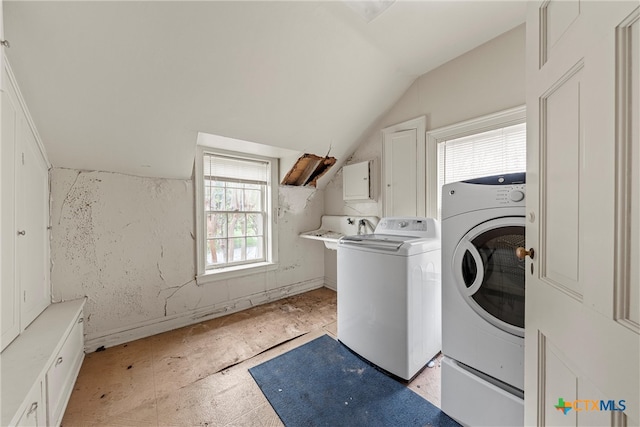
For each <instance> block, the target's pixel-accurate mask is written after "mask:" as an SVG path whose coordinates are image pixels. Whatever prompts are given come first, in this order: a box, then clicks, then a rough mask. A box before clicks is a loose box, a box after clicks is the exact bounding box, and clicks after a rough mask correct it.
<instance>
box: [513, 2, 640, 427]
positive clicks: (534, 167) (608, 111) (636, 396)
mask: <svg viewBox="0 0 640 427" xmlns="http://www.w3.org/2000/svg"><path fill="white" fill-rule="evenodd" d="M639 22H640V7H639V6H638V2H637V1H622V2H612V1H545V2H535V3H530V4H529V10H528V15H527V116H528V117H527V131H528V138H527V141H528V142H527V144H528V146H527V152H528V164H527V193H528V197H527V199H528V204H527V221H528V222H527V234H526V241H527V247H528V248H531V249H533V253H532V254H531V255H529V258H527V270H526V271H527V273H526V278H527V279H526V280H527V281H526V319H525V326H526V331H525V340H526V341H525V353H526V354H525V371H526V372H525V425H538V426H543V425H567V426H568V425H572V426H575V425H589V426H603V425H620V426H623V425H629V426H631V425H638V424H639V423H640V412H639V405H640V320H639V317H640V316H639V309H638V298H639V295H640V294H639V286H640V284H639V278H638V265H640V255H639V251H638V248H639V241H640V230H639V228H638V222H639V221H638V219H639V218H640V209H639V208H638V198H639V195H640V178H639V175H638V167H639V163H640V162H639V159H640V143H639V137H638V119H639V117H640V111H639V110H638V98H639V93H640V88H639V87H638V78H639V76H640V69H639V68H638V57H639V56H640V37H639V35H638V34H639V33H638V26H639Z"/></svg>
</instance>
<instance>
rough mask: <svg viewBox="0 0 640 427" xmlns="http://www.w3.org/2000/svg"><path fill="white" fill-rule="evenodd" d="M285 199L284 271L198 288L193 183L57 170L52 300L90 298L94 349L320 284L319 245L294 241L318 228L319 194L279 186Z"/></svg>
mask: <svg viewBox="0 0 640 427" xmlns="http://www.w3.org/2000/svg"><path fill="white" fill-rule="evenodd" d="M279 200H280V209H279V215H278V222H279V246H280V259H279V268H278V269H277V270H275V271H271V272H266V273H260V274H254V275H250V276H245V277H239V278H234V279H230V280H224V281H219V282H215V283H211V284H206V285H204V286H197V285H196V283H195V281H194V275H195V240H194V233H195V229H194V191H193V183H192V181H190V180H186V181H184V180H172V179H153V178H141V177H135V176H130V175H122V174H117V173H108V172H87V171H78V170H71V169H59V168H55V169H53V170H52V172H51V224H52V227H53V228H52V241H51V255H52V262H53V267H52V272H51V282H52V287H53V298H54V301H60V300H67V299H72V298H77V297H81V296H87V297H88V301H87V305H86V308H85V319H86V323H85V333H86V347H87V349H88V350H89V351H93V350H95V349H96V348H97V347H99V346H101V345H105V346H111V345H115V344H118V343H121V342H126V341H130V340H132V339H136V338H140V337H143V336H148V335H152V334H154V333H158V332H162V331H166V330H170V329H174V328H176V327H180V326H184V325H187V324H190V323H194V322H196V321H199V320H204V319H207V318H211V317H215V316H219V315H223V314H227V313H230V312H233V311H237V310H241V309H244V308H247V307H249V306H251V305H254V304H259V303H261V302H265V301H268V300H271V299H277V298H281V297H284V296H286V295H288V294H293V293H297V292H302V291H305V290H308V289H313V288H316V287H320V286H322V285H323V275H324V260H323V257H324V254H323V250H322V246H321V245H317V244H316V243H317V242H311V241H308V240H304V239H300V238H299V237H298V234H299V233H300V232H301V231H306V230H310V229H313V228H314V227H316V226H317V225H318V224H319V223H320V215H321V214H322V211H323V195H322V192H320V191H316V190H314V189H308V188H295V187H281V188H280V191H279Z"/></svg>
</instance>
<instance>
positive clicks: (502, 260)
mask: <svg viewBox="0 0 640 427" xmlns="http://www.w3.org/2000/svg"><path fill="white" fill-rule="evenodd" d="M524 236H525V228H524V217H509V218H499V219H494V220H491V221H488V222H485V223H483V224H480V225H479V226H477V227H475V228H473V229H472V230H471V231H469V232H468V233H467V234H466V235H465V236H464V237H463V238H462V240H461V241H460V242H459V243H458V247H457V248H456V251H455V253H454V262H453V268H454V273H455V277H456V282H457V285H458V290H459V291H460V292H461V293H462V295H463V297H465V299H466V301H467V303H468V304H469V305H470V306H471V308H473V310H474V311H475V312H476V313H478V314H479V315H480V316H481V317H482V318H483V319H485V320H487V321H488V322H490V323H491V324H493V325H494V326H496V327H498V328H500V329H502V330H504V331H506V332H508V333H511V334H514V335H518V336H521V337H522V336H524V293H525V290H524V282H525V263H524V261H521V260H519V259H518V258H517V257H516V248H517V247H518V246H522V247H525V241H524Z"/></svg>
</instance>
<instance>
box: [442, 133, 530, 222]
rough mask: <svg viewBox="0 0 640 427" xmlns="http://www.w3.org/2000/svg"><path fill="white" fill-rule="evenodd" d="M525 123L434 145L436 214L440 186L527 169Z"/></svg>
mask: <svg viewBox="0 0 640 427" xmlns="http://www.w3.org/2000/svg"><path fill="white" fill-rule="evenodd" d="M526 150H527V128H526V123H520V124H517V125H512V126H507V127H503V128H500V129H494V130H490V131H486V132H481V133H477V134H473V135H468V136H464V137H461V138H454V139H449V140H445V141H442V142H440V143H439V144H438V212H440V206H441V202H442V186H443V185H444V184H448V183H450V182H457V181H464V180H468V179H473V178H480V177H483V176H490V175H499V174H505V173H512V172H522V171H525V170H526V167H527V151H526Z"/></svg>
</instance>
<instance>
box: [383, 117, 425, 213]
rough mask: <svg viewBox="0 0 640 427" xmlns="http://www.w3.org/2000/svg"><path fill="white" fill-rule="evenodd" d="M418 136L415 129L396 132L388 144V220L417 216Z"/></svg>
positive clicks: (386, 158)
mask: <svg viewBox="0 0 640 427" xmlns="http://www.w3.org/2000/svg"><path fill="white" fill-rule="evenodd" d="M417 158H418V153H417V135H416V130H415V129H409V130H405V131H401V132H396V133H394V134H392V135H390V138H389V139H388V140H387V141H385V181H386V188H385V191H386V196H387V197H385V209H386V214H385V216H416V215H417V209H418V200H417V198H416V194H417V183H418V175H417Z"/></svg>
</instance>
